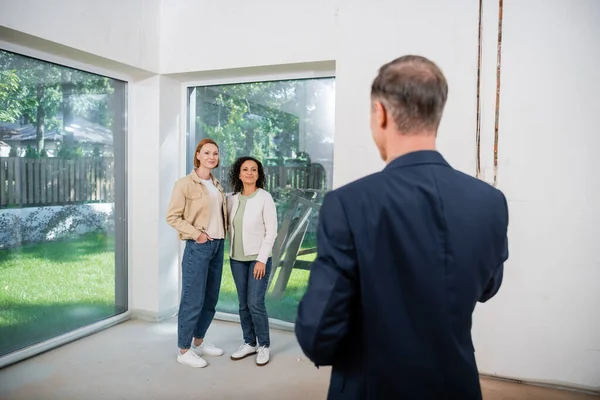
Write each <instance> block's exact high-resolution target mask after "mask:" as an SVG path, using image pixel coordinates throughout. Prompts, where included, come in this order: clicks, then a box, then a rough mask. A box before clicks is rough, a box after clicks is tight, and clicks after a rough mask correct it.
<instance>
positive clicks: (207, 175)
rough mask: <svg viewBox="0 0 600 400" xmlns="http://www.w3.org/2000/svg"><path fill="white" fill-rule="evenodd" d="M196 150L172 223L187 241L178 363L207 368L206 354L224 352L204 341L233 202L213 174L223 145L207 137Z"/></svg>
mask: <svg viewBox="0 0 600 400" xmlns="http://www.w3.org/2000/svg"><path fill="white" fill-rule="evenodd" d="M194 154H195V156H194V167H195V168H194V170H193V171H192V172H191V173H190V174H189V175H187V176H186V177H184V178H181V179H180V180H178V181H177V182H176V183H175V187H174V188H173V194H172V195H171V201H170V203H169V209H168V211H167V223H168V224H169V225H171V226H172V227H173V228H175V229H176V230H177V232H178V233H179V239H180V240H183V241H185V251H184V253H183V260H182V262H181V272H182V274H181V276H182V293H181V302H180V304H179V316H178V325H177V342H178V346H179V353H177V362H179V363H181V364H184V365H188V366H190V367H196V368H201V367H205V366H206V365H207V362H206V361H205V360H204V359H203V358H202V356H204V355H207V356H221V355H223V350H221V349H219V348H217V347H215V346H213V345H212V344H210V343H207V342H206V341H204V336H205V334H206V331H207V330H208V327H209V326H210V323H211V322H212V320H213V317H214V315H215V307H216V305H217V300H218V299H219V289H220V287H221V275H222V273H223V242H224V239H225V234H226V233H227V222H226V221H227V205H226V201H225V193H224V192H223V188H222V187H221V184H220V183H219V181H218V180H217V179H216V178H215V177H214V176H213V174H212V170H213V169H214V168H216V167H218V166H219V147H218V146H217V144H216V143H215V142H214V141H213V140H211V139H203V140H202V141H200V143H198V146H197V147H196V152H195V153H194Z"/></svg>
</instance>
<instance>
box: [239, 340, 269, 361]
mask: <svg viewBox="0 0 600 400" xmlns="http://www.w3.org/2000/svg"><path fill="white" fill-rule="evenodd" d="M257 352H258V355H257V356H256V365H258V366H261V367H262V366H263V365H267V364H268V363H269V358H270V351H269V348H268V347H264V346H261V347H257V346H252V345H250V344H248V343H244V344H242V345H241V346H240V348H239V349H237V351H236V352H235V353H233V354H232V355H231V359H232V360H241V359H242V358H246V357H248V356H249V355H251V354H254V353H257Z"/></svg>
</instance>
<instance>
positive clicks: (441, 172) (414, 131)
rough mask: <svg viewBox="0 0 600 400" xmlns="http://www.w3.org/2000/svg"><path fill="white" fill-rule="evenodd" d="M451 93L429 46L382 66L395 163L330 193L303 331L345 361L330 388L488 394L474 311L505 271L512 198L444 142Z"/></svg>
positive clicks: (320, 353)
mask: <svg viewBox="0 0 600 400" xmlns="http://www.w3.org/2000/svg"><path fill="white" fill-rule="evenodd" d="M447 95H448V85H447V83H446V79H445V77H444V75H443V74H442V71H441V70H440V69H439V68H438V67H437V66H436V65H435V64H434V63H433V62H431V61H430V60H428V59H426V58H424V57H419V56H405V57H401V58H398V59H396V60H394V61H392V62H390V63H388V64H386V65H384V66H383V67H381V69H380V71H379V75H378V76H377V77H376V78H375V80H374V81H373V85H372V88H371V106H372V109H371V131H372V135H373V139H374V141H375V144H376V146H377V148H378V149H379V152H380V154H381V158H382V159H383V160H384V161H385V162H386V164H387V165H386V167H385V168H384V169H383V170H382V171H381V172H378V173H376V174H373V175H370V176H367V177H365V178H363V179H360V180H358V181H356V182H354V183H351V184H349V185H346V186H344V187H341V188H339V189H337V190H334V191H332V192H329V193H328V194H327V196H326V197H325V200H324V201H323V205H322V207H321V211H320V217H319V227H318V231H317V250H318V255H317V259H316V260H315V262H314V264H313V265H312V267H311V275H310V279H309V283H308V289H307V292H306V295H305V296H304V298H303V299H302V301H301V303H300V305H299V309H298V318H297V321H296V328H295V330H296V336H297V338H298V341H299V343H300V346H301V347H302V350H303V351H304V353H305V354H306V355H307V356H308V357H309V358H310V359H311V360H312V361H313V362H314V363H315V364H316V365H317V366H321V365H332V366H333V368H332V373H331V382H330V387H329V395H328V398H329V399H376V400H380V399H381V400H383V399H394V400H396V399H418V400H427V399H436V400H438V399H461V400H469V399H480V398H481V388H480V386H479V376H478V371H477V365H476V363H475V356H474V349H473V344H472V340H471V318H472V313H473V310H474V308H475V305H476V303H477V302H478V301H480V302H485V301H487V300H489V299H490V298H491V297H492V296H494V295H495V294H496V292H497V291H498V289H499V287H500V284H501V282H502V274H503V263H504V262H505V261H506V260H507V258H508V244H507V228H508V208H507V202H506V199H505V197H504V195H503V194H502V193H501V192H500V191H499V190H497V189H495V188H493V187H492V186H490V185H488V184H487V183H484V182H482V181H479V180H477V179H475V178H473V177H471V176H468V175H466V174H463V173H461V172H459V171H456V170H454V169H453V168H452V167H451V166H450V165H449V164H448V163H447V162H446V161H445V160H444V158H443V157H442V155H441V154H440V153H438V152H437V151H436V136H437V130H438V126H439V124H440V120H441V118H442V113H443V110H444V105H445V103H446V98H447ZM356 158H357V163H358V165H360V154H357V155H356Z"/></svg>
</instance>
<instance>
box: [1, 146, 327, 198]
mask: <svg viewBox="0 0 600 400" xmlns="http://www.w3.org/2000/svg"><path fill="white" fill-rule="evenodd" d="M214 173H215V176H216V177H217V179H219V181H221V182H222V183H223V187H224V188H225V190H226V191H230V190H231V187H230V185H229V182H228V177H227V175H228V173H229V167H220V168H218V169H217V170H215V171H214ZM265 174H266V176H267V181H266V185H265V186H266V188H265V189H266V190H269V191H272V190H273V189H276V188H284V187H290V188H296V189H317V190H321V189H325V187H326V181H325V169H324V168H323V166H321V165H320V164H311V165H310V166H308V167H278V166H276V167H265ZM114 200H115V190H114V159H113V158H109V157H85V158H79V159H76V160H66V159H63V158H21V157H0V208H7V207H41V206H52V205H66V204H82V203H94V202H97V203H111V202H114Z"/></svg>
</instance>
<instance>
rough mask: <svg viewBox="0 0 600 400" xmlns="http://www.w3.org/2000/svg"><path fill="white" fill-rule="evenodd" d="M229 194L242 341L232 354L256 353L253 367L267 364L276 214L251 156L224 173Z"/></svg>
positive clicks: (260, 169)
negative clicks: (267, 300) (268, 298)
mask: <svg viewBox="0 0 600 400" xmlns="http://www.w3.org/2000/svg"><path fill="white" fill-rule="evenodd" d="M229 182H230V183H231V184H232V185H233V194H232V195H231V196H230V198H229V200H228V201H227V208H228V213H227V214H228V215H229V229H230V234H229V235H230V236H229V237H230V240H231V249H230V252H229V255H230V259H231V273H232V274H233V279H234V281H235V286H236V288H237V292H238V300H239V305H240V308H239V312H240V322H241V325H242V333H243V337H244V343H243V344H242V345H241V346H240V348H239V349H238V350H237V351H236V352H235V353H233V354H232V355H231V359H233V360H240V359H242V358H245V357H247V356H249V355H251V354H255V353H258V355H257V357H256V364H257V365H259V366H262V365H266V364H267V363H268V362H269V357H270V355H269V347H270V345H271V341H270V336H269V317H268V316H267V308H266V305H265V294H266V291H267V286H268V283H269V276H270V274H271V256H270V255H271V251H272V249H273V244H274V243H275V238H276V237H277V211H276V208H275V203H274V202H273V197H271V195H270V194H269V192H267V191H266V190H264V186H265V173H264V170H263V166H262V164H261V162H260V161H258V160H257V159H255V158H253V157H241V158H239V159H237V160H236V162H235V163H234V165H233V166H232V167H231V171H230V172H229Z"/></svg>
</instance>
